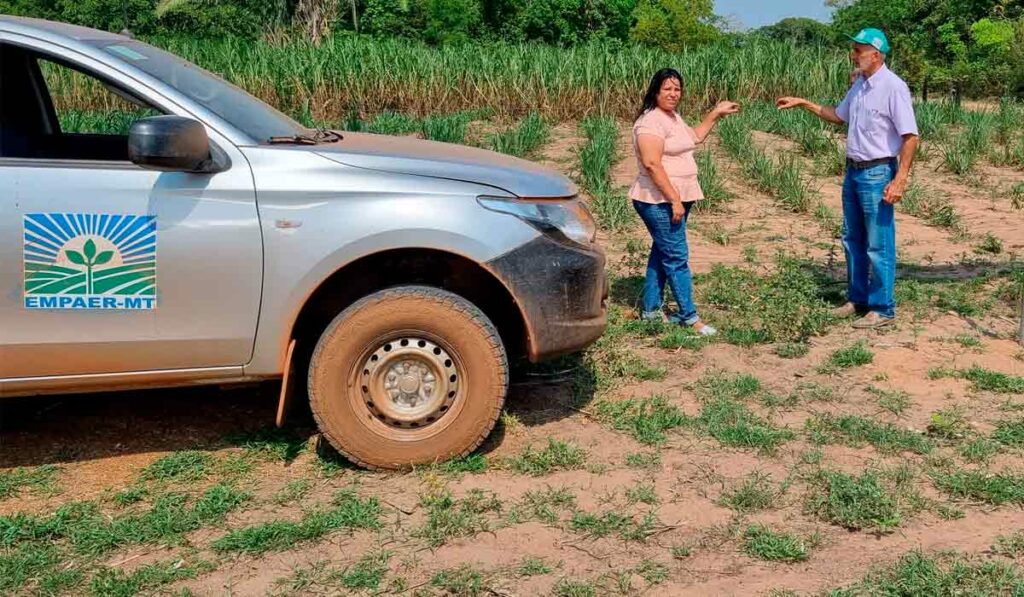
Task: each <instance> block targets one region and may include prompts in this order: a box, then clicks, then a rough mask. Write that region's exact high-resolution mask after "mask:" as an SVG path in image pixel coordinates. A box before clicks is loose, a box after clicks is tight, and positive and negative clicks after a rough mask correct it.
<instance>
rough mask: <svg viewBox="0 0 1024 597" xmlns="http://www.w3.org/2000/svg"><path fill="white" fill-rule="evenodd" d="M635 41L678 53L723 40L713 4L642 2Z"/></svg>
mask: <svg viewBox="0 0 1024 597" xmlns="http://www.w3.org/2000/svg"><path fill="white" fill-rule="evenodd" d="M633 14H634V16H635V18H636V24H635V25H633V30H632V32H631V37H632V38H633V39H634V40H636V41H638V42H640V43H643V44H648V45H652V46H658V47H660V48H663V49H665V50H668V51H670V52H676V51H679V50H681V49H683V48H684V47H686V46H696V45H702V44H706V43H709V42H712V41H714V40H716V39H718V38H719V37H721V35H722V32H721V30H719V28H718V27H717V23H718V17H717V16H715V11H714V3H713V0H641V1H640V3H639V4H638V5H637V7H636V11H635V12H634V13H633Z"/></svg>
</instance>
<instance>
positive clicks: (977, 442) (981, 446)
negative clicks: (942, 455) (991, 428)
mask: <svg viewBox="0 0 1024 597" xmlns="http://www.w3.org/2000/svg"><path fill="white" fill-rule="evenodd" d="M999 451H1000V446H999V443H998V442H994V441H992V440H990V439H988V438H984V437H979V438H975V439H973V440H971V441H969V442H965V443H963V444H961V445H960V446H958V447H957V453H958V454H960V456H961V457H962V458H964V459H965V460H967V461H970V462H988V461H989V459H991V458H992V457H993V456H995V455H996V454H998V453H999Z"/></svg>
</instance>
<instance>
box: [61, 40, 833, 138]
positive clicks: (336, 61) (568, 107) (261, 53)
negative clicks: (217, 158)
mask: <svg viewBox="0 0 1024 597" xmlns="http://www.w3.org/2000/svg"><path fill="white" fill-rule="evenodd" d="M151 41H153V42H154V43H156V44H157V45H159V46H161V47H164V48H166V49H168V50H170V51H171V52H173V53H175V54H177V55H179V56H182V57H184V58H185V59H187V60H190V61H193V62H195V63H197V64H198V65H200V66H202V67H204V68H206V69H208V70H210V71H212V72H215V73H218V74H220V75H221V76H223V77H225V78H226V79H228V80H229V81H231V82H232V83H235V84H237V85H238V86H240V87H242V88H243V89H245V90H247V91H249V92H250V93H253V94H254V95H256V96H257V97H259V98H261V99H263V100H264V101H270V102H271V103H274V104H276V106H277V107H279V108H280V109H282V110H283V111H285V112H288V113H295V112H297V111H299V109H300V107H301V106H302V105H303V104H304V103H305V104H307V105H309V106H310V107H309V108H308V110H310V111H312V112H313V114H314V115H315V116H316V118H317V119H324V120H340V119H341V118H344V116H345V115H346V113H347V112H349V111H350V110H352V109H353V108H356V109H359V110H360V111H362V112H364V113H368V114H375V113H378V112H381V111H384V110H395V111H399V112H403V113H414V114H426V113H429V112H430V111H432V110H435V109H436V108H437V106H442V105H443V106H446V107H449V108H450V109H453V110H456V109H477V108H489V109H491V110H493V111H495V112H497V113H498V114H500V115H502V116H508V115H512V114H525V113H527V112H528V111H529V110H531V109H535V108H537V107H538V106H540V107H542V108H543V110H544V115H545V116H546V117H551V118H553V119H555V120H559V121H563V120H574V119H579V118H582V117H584V116H585V115H587V114H591V113H593V112H595V111H596V112H599V113H602V114H615V115H617V116H619V117H620V118H632V117H634V116H635V110H636V102H637V98H639V97H642V96H643V92H644V88H645V86H646V84H647V81H646V80H645V79H646V77H647V76H648V75H649V74H650V73H653V72H655V71H656V70H658V68H659V67H661V66H662V65H666V64H671V65H673V66H674V67H675V68H678V69H679V70H680V72H681V73H682V75H683V78H684V80H685V81H686V95H687V102H689V103H691V105H693V106H701V107H706V106H710V105H711V104H713V103H714V101H716V100H717V99H719V98H724V97H728V98H731V99H734V100H737V101H744V100H752V99H761V100H772V99H774V98H775V97H776V96H777V95H778V94H779V93H781V92H782V90H785V92H786V93H789V94H793V95H800V96H803V97H813V98H837V97H842V93H843V92H844V91H845V89H846V87H847V78H846V76H847V71H848V70H849V61H848V59H847V58H846V56H845V51H843V50H841V49H840V48H825V47H811V46H794V45H793V44H789V43H785V42H775V41H771V40H752V43H745V44H743V45H741V46H735V45H732V44H731V43H729V42H725V43H718V44H710V45H706V46H701V47H691V48H687V51H686V52H680V53H674V54H673V53H667V52H664V51H661V50H658V49H655V48H651V47H644V46H640V45H635V44H629V45H627V46H625V47H622V48H618V47H610V46H609V45H608V44H603V43H590V44H576V45H572V46H571V47H564V48H563V47H556V46H550V45H542V44H536V43H489V42H488V43H484V42H480V43H476V42H473V43H466V44H447V45H443V46H429V45H426V44H423V43H420V42H416V41H412V40H407V39H403V38H400V37H389V38H386V39H385V38H380V37H372V38H371V37H365V36H354V35H337V36H329V37H327V38H325V39H324V40H323V43H320V44H311V43H309V42H308V39H307V38H305V37H303V36H295V37H294V38H292V39H290V40H285V41H282V40H280V39H279V38H275V39H274V40H273V41H259V40H245V39H240V38H237V37H223V38H217V39H211V38H206V39H198V38H197V39H191V38H186V37H162V38H159V39H154V40H151ZM641 74H642V75H643V76H640V75H641ZM66 83H67V84H66V85H59V84H58V85H56V94H57V95H58V96H61V97H62V98H63V99H65V100H66V103H74V104H88V100H89V99H90V98H91V96H92V94H88V95H86V94H82V93H81V92H79V91H78V90H75V89H73V88H72V87H71V85H70V83H71V81H70V80H69V81H67V82H66ZM82 95H85V97H81V96H82Z"/></svg>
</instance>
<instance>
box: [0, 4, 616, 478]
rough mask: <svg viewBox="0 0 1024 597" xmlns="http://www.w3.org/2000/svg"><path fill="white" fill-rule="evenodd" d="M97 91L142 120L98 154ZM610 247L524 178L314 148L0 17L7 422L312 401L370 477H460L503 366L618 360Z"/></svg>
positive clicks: (335, 138) (182, 73)
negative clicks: (246, 394) (211, 402)
mask: <svg viewBox="0 0 1024 597" xmlns="http://www.w3.org/2000/svg"><path fill="white" fill-rule="evenodd" d="M67 73H71V75H67ZM69 81H71V82H72V83H74V84H73V85H72V84H70V83H69ZM83 90H85V91H89V90H99V91H102V92H103V93H107V94H108V95H109V96H110V97H112V98H114V100H112V101H110V102H107V103H104V102H99V104H98V105H93V104H96V102H93V104H90V107H89V110H90V111H88V113H89V114H91V115H92V116H93V117H95V112H96V111H99V112H100V116H103V114H102V112H103V110H104V106H105V105H110V106H114V105H124V104H127V105H130V106H131V107H132V108H133V110H134V111H129V112H127V114H131V115H135V116H137V118H134V117H133V118H130V119H129V121H128V122H124V123H123V124H124V125H125V127H124V130H123V131H114V132H111V131H110V129H109V126H108V127H107V128H104V127H97V128H96V129H95V130H93V129H90V128H89V127H90V125H89V122H91V121H90V120H88V119H84V118H83V117H82V115H81V114H80V113H79V112H76V109H72V108H69V107H67V105H68V99H67V97H65V96H67V95H69V94H70V95H75V94H76V93H79V92H82V91H83ZM80 95H81V94H80ZM86 95H87V96H88V94H86ZM79 99H81V98H79ZM86 99H88V97H86ZM125 114H126V112H125V111H124V110H123V109H121V108H118V110H117V111H116V113H114V112H112V113H111V114H109V115H108V116H109V118H100V119H99V120H100V121H102V122H104V123H106V124H107V125H109V124H110V122H112V121H115V120H117V119H118V118H120V119H121V120H124V119H125V118H124V115H125ZM93 120H95V118H93ZM594 237H595V225H594V221H593V219H592V217H591V215H590V213H589V212H588V211H587V208H586V207H585V206H584V204H583V203H581V201H580V200H579V199H578V198H577V189H576V187H575V186H574V185H573V183H572V182H571V181H569V180H568V179H566V178H565V177H563V176H561V175H559V174H557V173H554V172H551V171H549V170H547V169H544V168H541V167H539V166H537V165H535V164H532V163H530V162H527V161H524V160H519V159H514V158H510V157H507V156H502V155H499V154H496V153H492V152H488V151H483V150H479V149H474V148H469V147H463V146H457V145H449V144H443V143H434V142H429V141H421V140H416V139H409V138H397V137H388V136H381V135H372V134H360V133H349V132H338V131H329V130H323V129H321V130H311V129H308V128H305V127H303V126H301V125H300V124H298V123H296V122H295V121H293V120H292V119H290V118H288V117H287V116H285V115H283V114H281V113H280V112H278V111H276V110H274V109H273V108H271V107H270V106H268V105H266V104H264V103H262V102H260V101H259V100H257V99H255V98H253V97H252V96H250V95H248V94H247V93H245V92H243V91H241V90H240V89H238V88H236V87H234V86H232V85H230V84H228V83H226V82H224V81H223V80H221V79H220V78H218V77H216V76H214V75H212V74H210V73H208V72H206V71H204V70H202V69H200V68H198V67H196V66H195V65H193V64H190V63H188V62H186V61H183V60H181V59H180V58H178V57H176V56H174V55H172V54H169V53H167V52H165V51H162V50H159V49H157V48H154V47H152V46H149V45H147V44H145V43H141V42H139V41H135V40H133V39H130V38H127V37H123V36H119V35H113V34H110V33H105V32H101V31H95V30H92V29H86V28H81V27H75V26H71V25H66V24H61V23H53V22H47V21H41V20H33V19H23V18H14V17H0V396H25V395H38V394H44V393H71V392H76V393H77V392H94V391H101V390H103V391H107V390H122V389H138V388H144V387H165V386H175V385H194V384H225V383H233V382H243V381H252V380H261V379H275V378H285V379H286V380H287V379H294V380H295V381H294V383H295V384H297V385H298V387H302V386H303V385H304V386H305V387H306V389H307V390H308V395H309V400H310V404H311V408H312V412H313V414H314V416H315V418H316V421H317V423H318V424H319V426H320V429H321V431H322V432H323V434H324V436H325V437H326V438H327V439H328V440H329V441H330V443H331V444H332V445H333V446H334V447H336V448H337V449H338V450H339V451H340V452H341V453H343V454H344V455H346V456H347V457H348V458H350V459H351V460H352V461H354V462H356V463H358V464H361V465H363V466H369V467H378V468H397V467H405V466H409V465H412V464H417V463H425V462H432V461H436V460H442V459H447V458H451V457H455V456H459V455H464V454H467V453H468V452H470V451H471V450H473V449H474V448H476V447H477V446H478V445H479V444H480V443H481V442H482V441H483V440H484V438H486V437H487V435H488V434H489V433H490V431H491V429H492V428H493V426H494V423H495V421H496V419H497V418H498V415H499V414H500V411H501V408H502V405H503V403H504V400H505V395H506V393H507V390H508V378H509V362H510V361H514V360H516V359H522V358H525V359H528V360H529V361H532V362H537V361H541V360H544V359H548V358H551V357H554V356H557V355H561V354H565V353H569V352H573V351H578V350H580V349H582V348H584V347H585V346H587V345H588V344H590V343H591V342H593V341H594V340H595V339H596V338H598V337H599V336H600V335H601V334H602V332H603V330H604V327H605V321H606V318H605V313H606V311H605V301H606V296H607V282H606V278H605V274H604V261H605V258H604V254H603V252H602V250H601V249H600V248H599V247H598V246H597V245H596V244H595V243H594ZM289 371H291V372H292V375H288V372H289ZM143 395H144V394H143Z"/></svg>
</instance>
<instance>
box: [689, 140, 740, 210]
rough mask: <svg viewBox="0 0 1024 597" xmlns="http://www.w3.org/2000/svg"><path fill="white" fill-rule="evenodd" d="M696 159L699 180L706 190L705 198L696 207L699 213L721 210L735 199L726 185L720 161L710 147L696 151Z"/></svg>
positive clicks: (703, 189) (702, 189) (701, 186)
mask: <svg viewBox="0 0 1024 597" xmlns="http://www.w3.org/2000/svg"><path fill="white" fill-rule="evenodd" d="M696 160H697V182H698V183H700V189H701V191H703V192H704V199H703V200H702V201H698V202H697V203H696V205H695V206H694V209H696V210H697V213H717V212H721V211H722V210H723V209H724V208H725V206H726V205H728V204H729V202H731V201H732V200H733V194H732V192H730V191H729V189H727V188H726V186H725V181H724V180H723V178H722V174H721V172H720V171H719V169H718V162H716V161H715V157H714V156H713V155H712V154H711V151H710V150H708V149H704V150H702V151H698V152H696Z"/></svg>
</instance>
